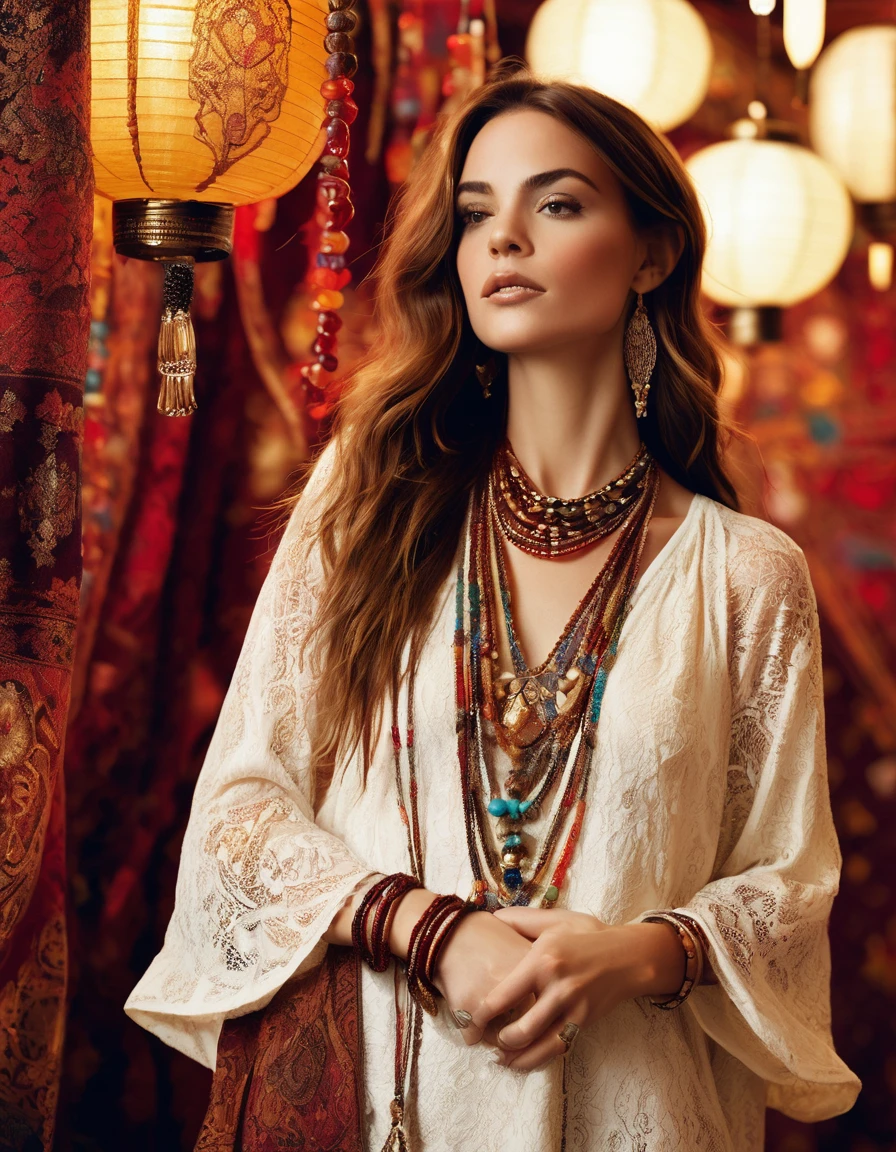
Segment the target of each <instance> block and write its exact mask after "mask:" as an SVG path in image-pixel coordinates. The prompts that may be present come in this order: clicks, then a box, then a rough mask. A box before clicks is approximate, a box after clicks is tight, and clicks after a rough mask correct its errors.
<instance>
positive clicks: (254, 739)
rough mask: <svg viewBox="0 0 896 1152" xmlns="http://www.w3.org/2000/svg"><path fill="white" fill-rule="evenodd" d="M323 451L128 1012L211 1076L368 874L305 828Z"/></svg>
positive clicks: (228, 709)
mask: <svg viewBox="0 0 896 1152" xmlns="http://www.w3.org/2000/svg"><path fill="white" fill-rule="evenodd" d="M334 450H335V446H334V445H332V444H331V445H330V446H329V447H328V448H327V450H326V451H325V452H324V454H323V455H322V456H321V458H320V460H319V461H318V463H317V465H316V467H315V469H314V472H313V474H312V476H311V478H310V479H309V482H308V485H307V486H306V489H305V491H304V493H303V495H302V497H301V499H300V500H299V502H298V504H297V505H296V507H295V509H294V510H293V513H292V516H291V517H290V520H289V524H288V526H287V528H286V532H285V534H284V536H283V539H282V541H281V543H280V546H279V548H278V549H277V553H276V555H275V557H274V561H273V563H272V565H271V569H270V572H269V574H268V576H267V579H266V581H265V583H264V586H263V588H262V591H261V594H260V596H259V598H258V601H257V603H256V606H255V610H254V613H253V615H252V620H251V622H250V625H249V629H248V631H247V633H246V639H245V642H244V644H243V649H242V652H241V654H240V658H239V661H238V663H237V667H236V670H235V672H234V675H233V679H232V681H231V684H230V688H229V690H228V692H227V696H226V698H225V700H224V704H223V707H222V709H221V714H220V716H219V718H218V723H217V727H216V729H215V732H214V735H213V737H212V740H211V743H210V745H209V749H208V753H207V755H206V758H205V763H204V764H203V767H202V771H201V773H200V775H199V779H198V782H197V785H196V790H195V794H194V797H193V806H192V810H191V813H190V819H189V823H188V826H187V831H186V835H185V838H184V844H183V848H182V851H181V859H180V869H179V872H178V879H177V891H176V901H175V909H174V914H173V916H172V919H171V922H170V924H169V926H168V930H167V933H166V936H165V943H164V947H163V948H162V951H161V952H160V953H159V955H158V956H157V957H156V958H155V960H154V961H153V963H152V964H151V966H150V967H149V969H148V970H147V972H146V973H145V975H144V976H143V978H142V979H141V980H140V982H139V984H138V985H137V986H136V988H135V989H134V990H133V992H132V993H131V995H130V997H129V998H128V1001H127V1003H126V1005H125V1011H126V1012H127V1013H128V1015H129V1016H130V1017H131V1018H132V1019H133V1020H135V1021H136V1022H137V1023H138V1024H140V1025H142V1026H143V1027H144V1028H147V1029H149V1030H150V1031H151V1032H154V1033H155V1034H156V1035H157V1036H159V1037H160V1038H161V1039H162V1040H164V1041H165V1042H166V1043H168V1044H170V1045H172V1046H173V1047H175V1048H178V1049H179V1050H180V1051H182V1052H185V1053H186V1054H187V1055H188V1056H191V1057H192V1058H193V1059H195V1060H198V1061H199V1062H200V1063H202V1064H205V1065H206V1066H207V1067H210V1068H213V1067H214V1065H215V1055H216V1047H217V1041H218V1034H219V1032H220V1029H221V1025H222V1023H223V1021H224V1020H225V1019H227V1018H228V1017H231V1016H240V1015H242V1014H243V1013H246V1012H250V1011H252V1010H253V1009H256V1008H259V1007H262V1006H263V1005H264V1004H266V1003H267V1002H268V1001H269V1000H270V999H271V998H272V997H273V996H274V994H275V993H276V992H277V990H278V989H279V988H280V986H281V985H282V984H283V983H284V982H285V981H286V980H287V979H288V978H289V977H290V976H292V975H293V974H295V973H296V972H297V971H298V970H299V969H300V967H301V966H311V965H312V964H313V963H315V962H319V960H320V959H321V957H322V955H323V952H324V950H325V948H326V945H325V944H324V943H322V942H321V937H322V935H323V933H324V932H325V931H326V929H327V927H328V926H329V924H330V921H331V920H332V918H333V916H334V914H335V912H336V911H337V909H338V908H339V907H340V906H341V905H342V903H343V902H344V901H345V899H346V898H347V897H348V896H349V895H350V894H351V893H352V892H353V891H355V890H356V889H357V888H358V887H360V886H361V885H362V884H363V882H364V881H365V880H366V879H368V878H369V877H370V876H371V875H372V874H373V873H372V870H371V869H370V868H369V867H368V866H367V865H366V864H365V863H364V862H362V861H360V860H358V859H356V858H355V856H353V855H352V853H351V852H350V851H349V850H348V848H347V847H346V845H345V844H343V843H342V841H341V840H339V839H338V838H337V837H336V836H333V835H331V834H330V833H328V832H325V831H324V830H323V829H321V828H319V827H318V826H317V825H316V824H315V822H314V817H313V809H312V799H311V797H312V795H313V789H312V782H311V781H310V780H309V779H308V772H307V764H308V725H307V720H308V715H307V709H308V706H309V700H310V691H309V689H310V686H311V676H312V670H311V669H310V668H309V667H308V666H307V665H308V661H304V662H303V661H301V660H300V652H299V648H300V644H301V641H302V639H303V637H304V635H305V633H306V630H307V628H308V625H309V622H310V620H311V619H312V614H313V612H314V606H315V603H316V595H317V588H318V585H319V581H320V577H321V571H320V561H319V554H318V552H317V549H316V548H315V547H313V546H312V545H311V535H312V528H313V515H312V512H313V509H314V506H315V502H316V500H317V498H318V497H319V495H320V494H321V493H322V491H323V489H324V487H325V481H326V477H327V475H328V473H329V471H330V468H331V466H332V460H333V452H334Z"/></svg>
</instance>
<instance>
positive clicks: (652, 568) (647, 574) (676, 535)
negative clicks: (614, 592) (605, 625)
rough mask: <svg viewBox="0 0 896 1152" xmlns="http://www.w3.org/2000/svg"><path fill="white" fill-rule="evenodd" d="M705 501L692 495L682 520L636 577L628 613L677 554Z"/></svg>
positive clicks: (696, 495)
mask: <svg viewBox="0 0 896 1152" xmlns="http://www.w3.org/2000/svg"><path fill="white" fill-rule="evenodd" d="M706 499H708V497H706V496H702V495H701V494H700V493H699V492H695V493H694V495H693V498H692V500H691V502H690V504H689V505H688V510H687V512H685V514H684V519H683V520H682V522H681V523H680V524H679V525H678V527H677V528H676V529H675V531H674V532H673V533H672V535H671V536H670V537H669V539H668V540H667V541H666V543H665V544H664V545H663V546H662V548H660V550H659V552H657V554H656V556H654V558H653V559H652V560H651V562H650V563H649V564H648V565H647V567H646V568H645V569H644V571H643V572H642V573H641V575H640V576H639V577H638V582H637V583H636V584H635V587H634V588H633V589H632V592H631V594H630V596H629V598H628V604H629V611H631V609H632V608H634V606H635V604H637V603H638V601H639V600H640V599H641V592H642V589H643V588H644V587H645V585H649V584H650V581H651V579H653V578H655V576H656V574H657V571H658V570H659V569H660V568H662V567H663V566H664V565H665V564H666V563H667V561H668V560H669V558H670V556H672V555H673V554H674V553H675V552H677V551H678V549H679V548H680V547H681V543H682V541H683V540H684V539H685V537H686V536H687V534H688V532H689V531H690V529H691V524H692V522H693V521H694V520H696V518H697V511H698V502H702V501H704V500H706Z"/></svg>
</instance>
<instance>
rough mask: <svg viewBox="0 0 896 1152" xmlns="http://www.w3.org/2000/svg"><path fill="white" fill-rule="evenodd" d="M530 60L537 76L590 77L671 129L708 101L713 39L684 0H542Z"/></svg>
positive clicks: (528, 48) (586, 80)
mask: <svg viewBox="0 0 896 1152" xmlns="http://www.w3.org/2000/svg"><path fill="white" fill-rule="evenodd" d="M526 59H527V61H528V63H529V65H530V66H531V68H532V70H533V71H534V72H535V73H536V74H538V75H539V76H543V77H545V78H546V79H567V80H573V81H575V82H576V83H580V84H587V85H589V86H590V87H591V88H596V89H597V90H598V91H599V92H603V93H605V95H607V96H612V97H613V98H614V99H616V100H619V101H620V102H621V103H623V104H626V105H627V106H628V107H629V108H633V109H634V110H635V111H636V112H637V113H639V114H640V115H641V116H643V117H644V119H645V120H648V121H649V122H650V123H651V124H652V125H653V126H654V127H655V128H658V129H660V130H661V131H667V130H668V129H670V128H675V127H676V126H677V125H679V124H683V123H684V121H685V120H687V119H688V118H689V117H690V116H691V115H692V114H693V113H694V112H695V111H696V110H697V108H699V107H700V105H701V104H702V103H703V99H704V97H705V96H706V92H707V89H708V87H709V76H710V70H711V68H712V41H711V40H710V36H709V30H708V28H707V27H706V23H705V21H704V20H703V17H702V16H701V15H700V13H699V12H698V11H697V10H696V8H694V7H692V6H691V5H690V4H688V3H687V2H686V0H545V3H544V4H542V5H541V7H540V8H539V9H538V10H537V11H536V13H535V15H534V17H533V19H532V23H531V25H530V28H529V33H528V37H527V40H526Z"/></svg>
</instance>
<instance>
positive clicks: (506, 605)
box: [383, 449, 659, 1152]
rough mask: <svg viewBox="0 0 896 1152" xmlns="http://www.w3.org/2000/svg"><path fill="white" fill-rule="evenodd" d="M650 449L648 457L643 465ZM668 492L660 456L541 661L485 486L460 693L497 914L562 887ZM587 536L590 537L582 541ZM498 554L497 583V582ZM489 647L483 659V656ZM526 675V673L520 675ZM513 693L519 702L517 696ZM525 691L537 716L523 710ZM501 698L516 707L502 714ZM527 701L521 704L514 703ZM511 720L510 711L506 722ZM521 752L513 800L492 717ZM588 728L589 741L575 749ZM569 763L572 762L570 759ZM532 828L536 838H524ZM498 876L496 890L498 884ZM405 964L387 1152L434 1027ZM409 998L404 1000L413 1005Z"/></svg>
mask: <svg viewBox="0 0 896 1152" xmlns="http://www.w3.org/2000/svg"><path fill="white" fill-rule="evenodd" d="M643 452H644V453H646V449H643ZM640 458H641V453H639V457H638V458H636V462H637V460H638V459H640ZM658 489H659V472H658V469H657V468H656V465H655V463H654V461H653V459H652V457H650V456H647V457H646V467H645V468H644V469H643V470H642V472H641V475H640V477H639V482H638V484H637V490H636V491H635V492H633V493H632V497H633V498H632V499H631V500H630V501H629V505H628V508H627V509H626V512H625V516H624V518H623V519H622V521H621V530H620V533H619V538H618V539H617V541H616V543H615V544H614V547H613V550H612V552H611V554H610V556H609V558H608V560H607V562H606V563H605V565H604V566H603V568H602V569H601V571H600V572H599V573H598V575H597V577H596V579H595V581H594V583H593V584H592V585H591V587H590V588H589V590H588V592H586V594H585V596H584V598H583V599H582V601H581V603H580V604H579V606H578V608H577V609H576V611H575V612H574V613H573V615H572V617H571V618H570V621H569V623H568V625H567V627H566V629H565V631H564V633H563V635H562V636H561V638H560V640H559V641H558V643H557V645H556V646H555V648H554V650H553V651H552V653H551V654H550V656H549V657H548V659H547V660H546V661H545V663H544V664H542V665H541V666H540V667H539V668H536V669H531V670H530V669H527V668H526V667H525V663H524V661H523V657H522V653H521V652H520V649H519V644H518V642H517V639H516V634H515V632H514V629H513V620H512V616H511V612H510V592H509V589H508V585H507V575H506V571H505V568H504V562H503V556H502V553H501V547H500V540H499V538H498V535H499V532H500V520H499V517H498V515H497V511H496V505H495V500H494V494H493V493H494V478H493V476H490V477H489V480H488V482H487V483H485V484H484V485H481V486H480V487H479V489H478V490H477V491H476V492H475V493H474V496H473V502H472V508H471V515H470V521H469V527H468V530H467V532H466V534H465V548H464V559H463V561H462V563H461V565H460V566H459V569H458V575H457V585H456V597H455V610H456V619H455V632H454V661H455V702H456V715H457V734H458V744H457V751H458V762H459V766H460V772H461V785H462V793H463V803H464V826H465V833H466V841H467V850H468V853H469V858H470V864H471V867H472V870H473V876H474V881H473V889H472V892H471V894H470V897H469V903H470V904H472V905H474V906H475V907H477V908H481V909H487V910H489V911H494V910H495V909H496V908H498V907H501V906H506V905H509V904H529V903H531V901H532V899H533V898H534V897H537V896H538V895H539V894H540V895H541V905H542V907H547V908H549V907H552V906H553V905H554V904H555V903H556V901H557V899H558V897H559V894H560V889H561V888H562V885H563V881H564V879H565V877H566V873H567V870H568V868H569V864H570V861H571V859H572V855H573V851H574V849H575V845H576V841H577V840H578V837H579V833H580V831H581V828H582V822H583V820H584V815H585V802H586V797H587V791H588V783H589V778H590V771H591V760H592V755H593V751H594V745H595V731H596V728H597V723H598V720H599V718H600V708H601V702H602V699H603V693H604V688H605V685H606V681H607V675H608V673H609V671H610V668H611V667H612V664H613V662H614V660H615V656H616V648H617V643H618V640H619V634H620V632H621V630H622V625H623V623H624V620H625V616H626V613H627V611H628V599H629V595H630V593H631V590H632V588H633V586H634V582H635V580H636V579H637V574H638V570H639V565H640V560H641V553H642V551H643V548H644V542H645V540H646V535H647V528H648V525H649V522H650V517H651V514H652V512H653V507H654V504H655V502H656V496H657V492H658ZM578 546H579V547H581V546H582V545H578ZM492 561H494V562H495V564H496V565H497V570H498V582H497V588H496V587H495V583H494V581H493V580H492V576H491V565H492ZM499 602H500V605H501V610H502V612H503V615H504V621H505V626H506V629H507V636H508V640H509V643H510V648H511V653H512V656H513V662H514V672H515V673H516V675H515V677H513V678H512V679H511V682H510V684H508V685H506V686H505V687H504V688H503V689H501V687H500V686H499V691H498V692H497V693H495V692H494V690H493V688H494V686H493V679H492V674H493V667H492V666H493V662H494V660H496V659H497V653H496V652H495V650H494V646H495V639H496V631H495V623H496V620H495V611H494V606H495V605H496V604H497V603H499ZM483 651H485V653H486V658H485V659H484V660H483V657H482V653H483ZM416 663H417V651H416V646H415V645H412V647H411V652H410V659H409V664H408V691H407V720H406V736H405V741H404V748H405V750H406V758H407V771H408V790H407V800H406V799H405V788H404V780H403V774H402V755H401V753H402V739H401V730H400V727H399V722H398V707H397V704H398V701H397V696H398V693H397V690H393V693H392V725H391V735H392V749H393V757H394V767H395V784H396V793H397V800H398V810H399V815H400V817H401V822H402V824H403V825H404V828H405V832H406V835H407V846H408V857H409V860H410V866H411V871H412V874H413V875H414V876H415V877H417V878H418V879H419V880H420V881H421V882H422V881H423V878H424V869H425V859H424V850H423V840H422V836H421V832H420V820H419V814H418V805H417V800H418V784H417V773H416V755H415V748H414V680H415V671H416ZM517 681H519V683H518V684H517ZM508 701H509V704H508ZM520 702H523V703H524V704H525V706H526V707H528V709H529V710H530V712H532V713H533V714H534V715H535V717H536V720H537V723H536V724H534V725H533V724H532V723H531V717H529V718H527V717H525V716H523V718H522V722H518V721H519V720H520V715H521V714H522V707H523V703H520ZM496 705H497V706H498V707H502V705H503V710H502V717H501V718H500V719H498V718H497V717H496ZM514 709H516V713H514ZM496 720H497V722H496ZM483 721H489V722H491V725H492V726H493V730H494V733H495V735H496V737H497V739H498V740H499V742H501V744H502V747H505V748H506V750H507V751H508V753H509V754H510V756H511V758H512V761H513V763H514V768H513V770H512V772H511V773H510V774H509V776H508V779H507V785H506V787H507V792H508V796H507V798H506V799H505V798H503V797H501V796H499V795H498V791H499V789H498V788H497V785H496V784H495V782H494V778H493V772H492V769H491V764H490V757H489V756H488V755H487V754H486V751H485V742H486V734H485V726H484V723H483ZM577 735H578V739H579V742H578V747H577V749H576V752H575V755H574V756H573V755H571V751H572V745H573V743H574V741H575V738H576V736H577ZM564 765H565V767H564ZM558 780H559V784H560V787H559V788H558V797H559V798H558V800H557V802H556V804H555V810H554V814H553V817H552V819H551V821H550V823H549V829H548V834H547V836H546V837H545V841H544V844H543V846H542V849H541V852H540V854H539V856H538V858H537V860H536V863H535V865H534V867H533V869H532V871H531V874H530V875H529V877H528V878H526V879H524V878H523V875H522V870H521V867H520V864H521V863H522V860H523V859H524V858H525V857H526V856H528V855H530V852H529V846H528V844H527V840H528V839H529V838H528V837H527V836H526V833H525V832H524V831H523V827H522V826H523V824H524V822H525V821H526V819H527V817H528V818H529V819H534V818H537V816H538V814H539V812H540V809H541V807H542V806H543V805H544V804H546V803H547V802H548V798H549V794H550V792H551V791H552V789H553V788H554V786H555V784H557V783H558ZM486 792H488V794H489V795H490V796H491V799H490V800H489V802H488V805H487V810H488V813H489V814H490V815H491V816H495V817H497V818H498V828H497V832H498V836H499V838H503V839H504V847H503V849H502V858H501V859H499V857H498V853H497V852H496V850H495V847H494V844H493V843H492V840H491V836H490V835H489V833H488V829H487V821H486V816H485V812H486V809H485V806H484V795H485V793H486ZM570 817H571V818H572V822H571V826H570V828H569V832H568V835H567V837H566V842H565V844H564V846H563V849H562V851H561V852H560V855H559V858H558V859H557V860H556V863H555V865H554V868H553V872H552V873H551V876H550V883H549V884H545V883H544V880H545V878H546V876H547V871H548V868H549V866H550V864H551V862H552V860H553V859H554V857H555V855H556V849H557V846H558V844H559V840H560V836H561V834H562V832H563V830H564V828H565V826H566V825H567V824H568V823H569V822H570ZM524 837H526V839H524ZM486 873H488V875H489V876H490V877H491V880H492V882H493V884H494V887H493V888H492V887H490V885H489V880H488V879H487V878H486ZM400 983H401V982H400V980H399V977H398V968H397V966H396V984H395V1009H396V1012H395V1025H396V1030H395V1089H394V1095H393V1099H392V1102H391V1115H392V1127H391V1130H390V1132H389V1135H388V1136H387V1138H386V1143H385V1145H384V1146H383V1152H407V1149H408V1139H407V1131H406V1110H407V1103H406V1094H407V1089H408V1086H409V1082H410V1083H412V1082H413V1080H414V1066H415V1064H416V1060H417V1057H418V1054H419V1049H420V1041H421V1035H422V1013H421V1011H420V1008H419V1006H418V1005H417V1004H416V1002H415V1001H414V1000H412V999H410V998H409V997H406V996H404V997H403V996H402V991H401V988H400ZM402 1001H404V1002H403V1003H402ZM562 1094H563V1101H562V1123H561V1150H562V1149H565V1147H566V1129H567V1107H568V1091H567V1060H566V1058H565V1057H564V1060H563V1080H562Z"/></svg>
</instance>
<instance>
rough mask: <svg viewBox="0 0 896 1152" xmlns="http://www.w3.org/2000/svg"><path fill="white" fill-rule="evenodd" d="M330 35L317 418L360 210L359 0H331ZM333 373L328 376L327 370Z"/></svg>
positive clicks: (307, 372)
mask: <svg viewBox="0 0 896 1152" xmlns="http://www.w3.org/2000/svg"><path fill="white" fill-rule="evenodd" d="M328 3H329V9H330V14H329V15H328V16H327V35H326V37H325V38H324V47H325V48H326V50H327V52H328V53H329V55H328V56H327V59H326V69H327V76H328V77H329V78H328V79H327V80H325V81H324V82H323V84H321V86H320V94H321V96H322V97H323V98H324V101H325V112H326V120H325V126H326V143H325V144H324V151H323V155H322V156H321V160H320V171H319V172H318V174H317V204H316V210H315V214H314V223H315V224H316V225H317V227H318V228H319V229H320V234H319V237H318V243H317V251H316V252H315V253H314V256H313V260H312V261H311V270H310V272H309V275H308V283H309V285H310V286H311V288H312V289H313V290H314V293H315V294H314V298H313V299H312V301H311V309H312V311H314V312H316V313H317V332H316V335H315V340H314V343H313V345H312V347H311V351H312V352H313V354H314V356H315V359H314V360H313V361H309V362H308V363H305V364H303V365H302V367H301V369H300V375H301V377H302V389H303V391H304V392H305V394H306V409H307V412H308V415H309V416H310V417H311V418H312V420H323V419H324V418H325V417H326V416H327V415H328V414H329V412H330V409H331V408H332V406H333V403H334V401H335V399H336V395H335V389H334V387H333V382H332V374H333V373H334V372H335V371H336V369H337V368H338V367H339V358H338V354H337V353H338V349H337V333H338V332H339V329H340V328H341V327H342V318H341V316H340V315H339V309H340V308H342V306H343V304H344V303H345V297H344V295H343V292H342V289H343V288H345V287H346V286H347V285H348V284H349V283H351V279H352V274H351V272H350V271H349V269H348V268H347V266H346V263H347V262H346V255H345V254H346V252H347V251H348V247H349V237H348V235H347V233H346V232H345V231H344V229H345V228H346V227H347V225H348V224H349V223H351V220H352V218H353V217H354V214H355V209H354V206H353V204H352V201H351V186H350V184H349V170H348V153H349V144H350V131H349V129H350V126H351V125H352V124H353V123H354V121H355V119H356V117H357V115H358V105H357V104H356V103H355V101H354V100H353V99H352V92H353V91H354V87H355V86H354V83H353V82H352V79H351V77H352V76H354V75H355V73H356V72H357V70H358V59H357V57H356V56H355V54H354V51H353V49H354V42H353V39H352V35H351V34H352V32H353V31H354V29H355V25H356V23H357V17H356V16H355V14H354V12H353V11H352V6H353V3H354V0H328ZM325 373H326V374H327V375H328V376H329V377H330V380H329V381H326V380H325V379H324V374H325Z"/></svg>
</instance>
